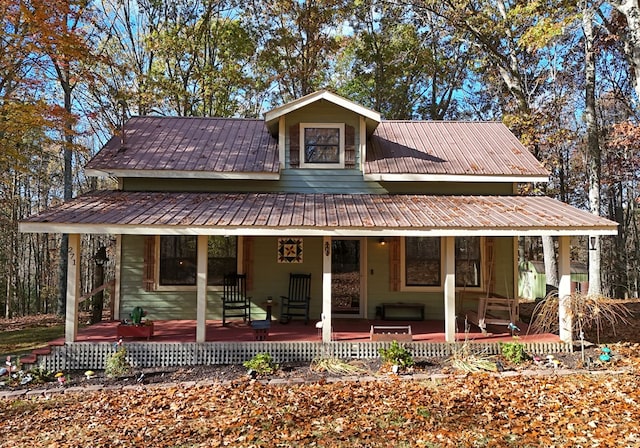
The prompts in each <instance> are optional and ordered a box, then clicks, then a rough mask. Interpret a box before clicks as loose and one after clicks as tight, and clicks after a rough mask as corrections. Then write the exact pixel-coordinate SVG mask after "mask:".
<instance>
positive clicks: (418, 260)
mask: <svg viewBox="0 0 640 448" xmlns="http://www.w3.org/2000/svg"><path fill="white" fill-rule="evenodd" d="M404 241H405V244H404V284H405V286H406V287H409V288H415V287H439V286H440V285H441V284H442V278H441V277H442V260H441V258H442V257H441V250H440V238H434V237H406V238H405V239H404Z"/></svg>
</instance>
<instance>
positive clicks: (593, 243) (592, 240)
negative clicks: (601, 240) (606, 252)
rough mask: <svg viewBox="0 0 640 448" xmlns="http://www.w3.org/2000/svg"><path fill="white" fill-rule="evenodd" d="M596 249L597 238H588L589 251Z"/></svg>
mask: <svg viewBox="0 0 640 448" xmlns="http://www.w3.org/2000/svg"><path fill="white" fill-rule="evenodd" d="M597 248H598V237H597V236H590V237H589V250H596V249H597Z"/></svg>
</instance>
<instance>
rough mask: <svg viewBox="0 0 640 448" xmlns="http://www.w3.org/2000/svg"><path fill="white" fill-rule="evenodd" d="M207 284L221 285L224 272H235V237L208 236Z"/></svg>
mask: <svg viewBox="0 0 640 448" xmlns="http://www.w3.org/2000/svg"><path fill="white" fill-rule="evenodd" d="M208 246H209V248H208V252H209V255H208V261H207V267H208V270H207V284H208V285H218V286H219V285H222V278H223V276H224V275H225V274H230V273H233V272H236V270H237V266H238V261H237V260H238V256H237V254H238V252H237V249H238V244H237V238H235V237H229V238H227V237H224V236H210V237H209V241H208Z"/></svg>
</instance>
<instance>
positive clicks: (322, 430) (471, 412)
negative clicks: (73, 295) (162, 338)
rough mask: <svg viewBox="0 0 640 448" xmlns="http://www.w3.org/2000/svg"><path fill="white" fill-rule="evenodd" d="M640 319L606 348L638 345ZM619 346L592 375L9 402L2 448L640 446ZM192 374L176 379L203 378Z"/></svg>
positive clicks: (159, 390) (630, 367)
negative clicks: (620, 342)
mask: <svg viewBox="0 0 640 448" xmlns="http://www.w3.org/2000/svg"><path fill="white" fill-rule="evenodd" d="M635 311H637V310H635ZM637 318H638V315H637V312H636V313H635V315H634V319H633V320H632V321H631V322H630V324H629V325H624V326H620V327H618V328H617V331H616V332H615V334H614V333H612V332H607V334H605V335H603V336H604V337H603V338H602V339H601V342H605V341H607V342H614V341H619V340H623V341H629V342H637V341H638V338H639V335H640V331H637V330H638V322H640V320H638V319H637ZM609 333H610V334H609ZM612 348H613V353H614V360H613V361H612V362H611V363H609V364H607V365H606V366H600V368H596V369H595V371H594V372H591V373H587V374H583V373H577V374H572V375H562V376H561V375H556V374H555V373H553V370H552V369H551V371H549V370H550V369H548V368H541V371H540V372H536V371H535V370H532V371H530V372H529V374H525V373H524V372H522V371H521V372H517V371H511V372H506V373H503V374H501V375H498V374H473V375H456V374H453V375H450V376H448V377H443V378H439V379H437V380H433V379H429V380H415V379H414V380H411V381H405V380H402V379H399V378H396V377H391V376H389V375H386V376H385V375H378V376H377V377H376V378H375V380H373V381H370V380H371V379H373V378H372V377H370V376H369V377H368V378H369V380H365V379H364V378H361V381H338V382H335V383H334V382H330V381H323V380H320V381H315V382H311V383H304V384H295V383H290V384H284V385H273V384H271V385H265V384H263V383H262V382H260V381H250V380H249V379H248V378H247V377H246V376H242V375H240V374H238V372H242V369H240V370H239V371H238V369H235V370H236V371H235V373H234V375H231V376H233V377H234V378H236V379H234V380H233V381H221V379H226V378H228V376H224V375H222V376H221V377H220V378H219V379H215V378H218V377H217V376H211V375H210V374H211V372H208V371H207V374H208V375H209V376H208V378H209V381H204V382H203V383H197V384H196V383H195V382H191V383H178V384H176V383H169V384H161V385H158V384H155V383H154V384H146V385H138V384H136V385H134V386H124V385H123V384H120V385H119V386H121V388H119V389H117V390H100V391H90V390H88V389H84V390H83V389H82V388H81V387H80V388H78V389H79V390H80V392H78V393H70V392H69V391H67V392H65V393H64V394H56V393H52V394H50V395H49V396H46V397H43V396H42V395H40V396H38V397H35V396H34V397H25V396H23V397H21V398H18V399H2V400H0V447H2V448H4V447H11V448H14V447H78V448H80V447H82V448H85V447H92V448H94V447H95V448H98V447H215V446H228V447H308V446H310V447H640V404H639V403H640V384H639V383H640V381H639V379H640V376H638V372H640V370H639V369H640V346H639V345H638V344H634V343H631V344H629V343H626V344H619V345H614V346H612ZM596 353H597V352H596ZM577 356H579V354H578V353H574V354H573V357H574V358H575V357H577ZM596 357H597V356H596ZM567 361H568V359H567ZM565 364H568V363H565ZM236 367H237V366H236ZM532 367H533V366H531V364H529V365H528V367H527V368H532ZM605 368H611V369H614V370H617V371H619V372H623V373H613V372H608V371H606V370H604V369H605ZM203 372H204V371H203ZM203 372H200V373H203ZM176 373H177V372H176ZM229 373H233V372H229ZM189 375H191V373H189V372H185V374H184V377H178V378H175V377H171V378H170V379H171V380H173V381H176V380H178V381H187V380H189V379H194V380H203V377H197V378H190V376H189ZM292 375H293V376H294V377H295V376H299V372H293V373H292ZM157 376H159V375H157ZM289 378H291V376H290V377H289ZM147 379H148V380H150V379H151V378H150V376H149V378H147ZM283 379H286V377H285V378H283ZM132 382H133V383H135V382H134V381H132V379H129V383H125V384H132ZM52 387H53V388H55V387H56V386H55V385H54V386H52ZM51 392H53V390H52V391H51Z"/></svg>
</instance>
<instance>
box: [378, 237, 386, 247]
mask: <svg viewBox="0 0 640 448" xmlns="http://www.w3.org/2000/svg"><path fill="white" fill-rule="evenodd" d="M378 243H379V244H380V245H381V246H385V245H386V244H387V240H385V239H384V237H382V238H380V239H379V240H378Z"/></svg>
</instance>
